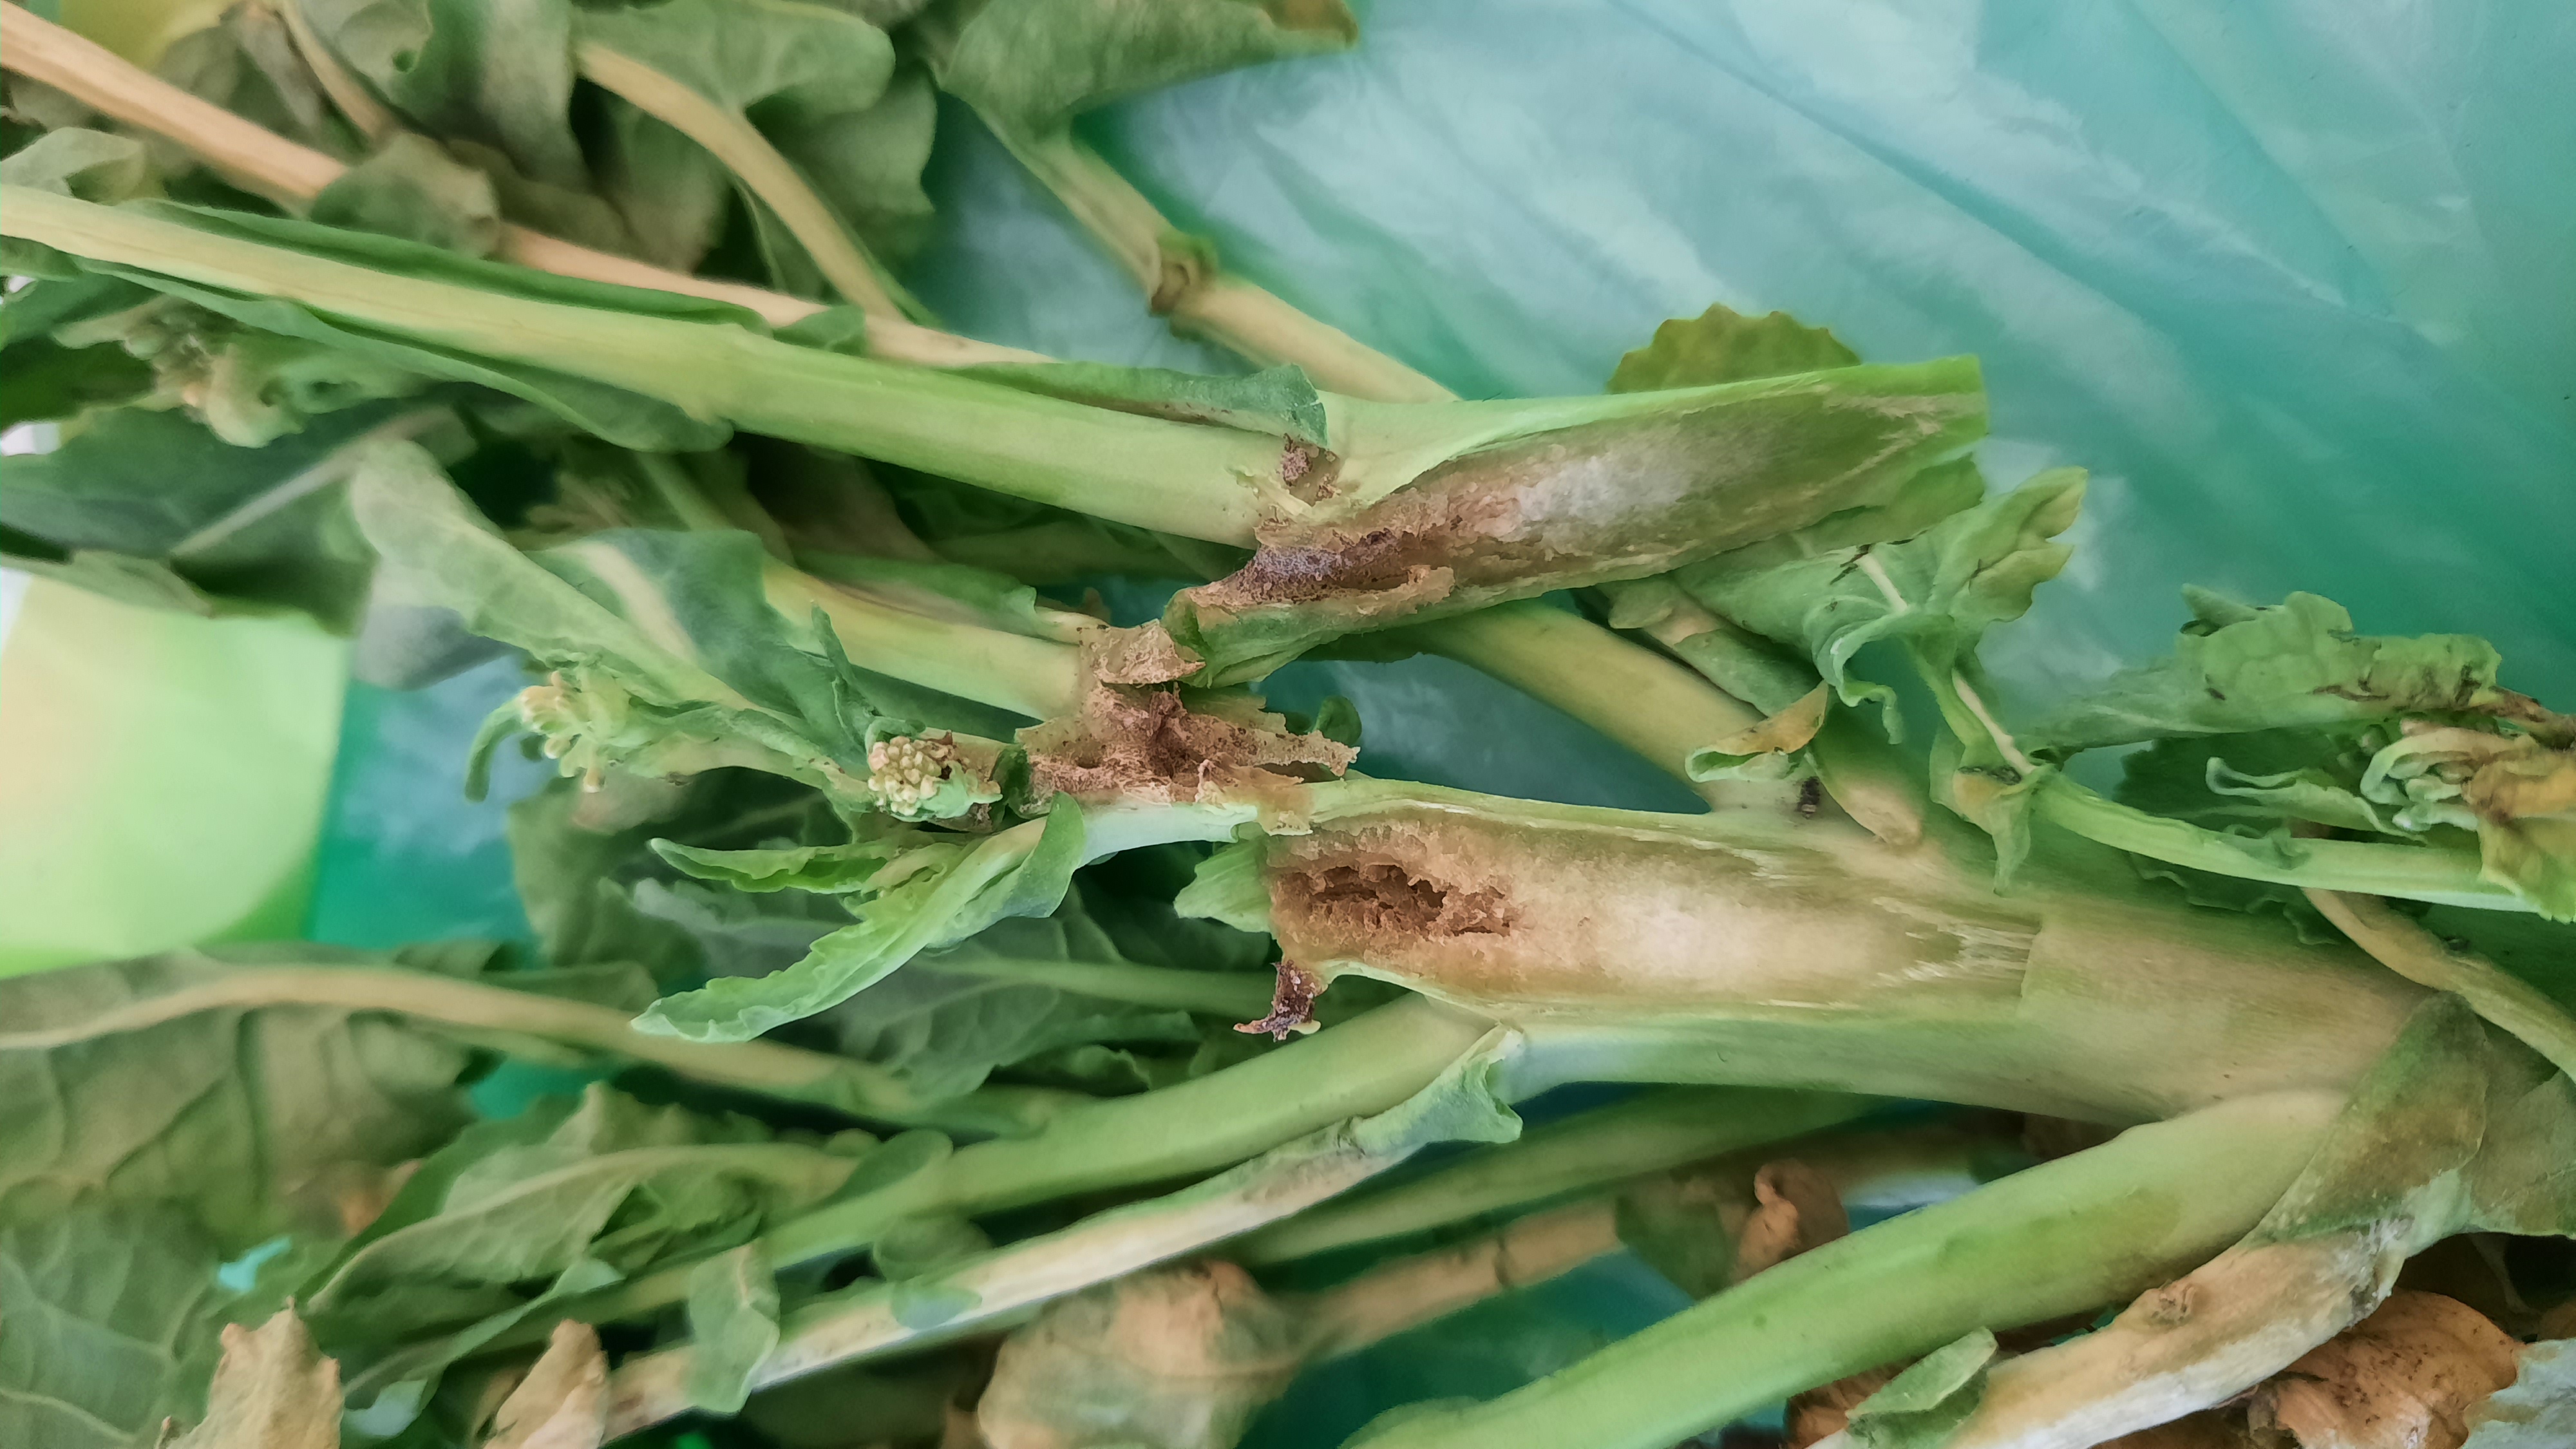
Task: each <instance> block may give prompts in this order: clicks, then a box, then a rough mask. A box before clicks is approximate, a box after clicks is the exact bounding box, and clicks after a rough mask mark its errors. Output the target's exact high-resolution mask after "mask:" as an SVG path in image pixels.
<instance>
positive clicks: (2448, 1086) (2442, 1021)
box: [2246, 995, 2491, 1247]
mask: <svg viewBox="0 0 2576 1449" xmlns="http://www.w3.org/2000/svg"><path fill="white" fill-rule="evenodd" d="M2490 1080H2491V1067H2490V1059H2489V1054H2488V1050H2487V1040H2486V1032H2485V1028H2484V1027H2483V1026H2482V1025H2481V1024H2480V1023H2479V1021H2478V1018H2477V1014H2476V1013H2475V1012H2473V1011H2471V1010H2470V1009H2469V1007H2468V1005H2467V1003H2465V1002H2463V1001H2461V1000H2460V999H2459V998H2458V997H2456V996H2447V995H2446V996H2436V997H2434V998H2432V999H2431V1000H2429V1001H2427V1002H2425V1003H2424V1004H2423V1005H2422V1006H2420V1007H2418V1008H2416V1010H2415V1012H2414V1014H2413V1015H2411V1016H2409V1017H2408V1018H2407V1020H2406V1025H2405V1027H2404V1029H2403V1030H2402V1031H2400V1032H2399V1033H2398V1037H2397V1040H2396V1041H2395V1042H2393V1043H2391V1044H2390V1045H2389V1048H2388V1050H2387V1051H2385V1052H2383V1053H2382V1054H2381V1055H2380V1058H2379V1060H2378V1061H2377V1062H2376V1063H2374V1064H2373V1065H2372V1066H2371V1069H2370V1072H2369V1074H2368V1075H2367V1076H2365V1077H2363V1078H2362V1081H2361V1084H2360V1085H2359V1086H2358V1087H2356V1088H2355V1089H2354V1090H2353V1094H2352V1098H2351V1100H2350V1101H2349V1102H2347V1103H2346V1104H2345V1106H2344V1109H2343V1112H2342V1113H2341V1115H2339V1116H2337V1117H2336V1119H2335V1121H2334V1125H2333V1126H2331V1127H2330V1128H2328V1129H2327V1131H2326V1135H2325V1138H2324V1140H2322V1141H2321V1142H2319V1143H2318V1144H2317V1148H2316V1151H2315V1152H2314V1153H2313V1154H2311V1155H2310V1156H2309V1158H2308V1161H2307V1164H2306V1166H2304V1167H2302V1168H2301V1169H2300V1171H2299V1176H2298V1177H2297V1179H2296V1180H2294V1181H2293V1182H2292V1183H2291V1184H2290V1188H2289V1190H2288V1191H2287V1192H2285V1193H2283V1194H2282V1195H2281V1199H2280V1201H2279V1202H2277V1203H2275V1204H2274V1205H2273V1207H2272V1210H2271V1211H2270V1212H2268V1213H2266V1214H2264V1217H2263V1221H2262V1222H2261V1223H2260V1224H2258V1225H2257V1226H2256V1227H2255V1229H2254V1231H2253V1232H2252V1233H2251V1234H2249V1235H2248V1236H2247V1238H2246V1242H2247V1243H2248V1244H2256V1245H2259V1244H2262V1243H2273V1242H2288V1241H2294V1240H2296V1239H2300V1238H2309V1237H2316V1236H2320V1235H2322V1234H2326V1233H2333V1232H2339V1231H2344V1230H2347V1229H2353V1228H2360V1227H2364V1226H2366V1225H2368V1224H2372V1223H2377V1222H2382V1221H2385V1220H2389V1219H2393V1218H2399V1217H2405V1218H2408V1219H2410V1221H2409V1222H2408V1224H2407V1231H2408V1234H2409V1241H2413V1242H2415V1243H2416V1244H2417V1246H2419V1247H2420V1246H2422V1245H2424V1244H2428V1243H2431V1242H2432V1241H2434V1240H2435V1239H2438V1238H2442V1237H2446V1236H2448V1235H2449V1234H2450V1233H2451V1232H2452V1231H2454V1230H2456V1229H2457V1228H2459V1227H2465V1226H2471V1225H2472V1223H2471V1222H2468V1221H2462V1220H2461V1215H2462V1214H2463V1213H2464V1212H2473V1211H2474V1209H2473V1208H2472V1207H2471V1206H2470V1205H2469V1204H2467V1203H2462V1202H2458V1201H2457V1199H2458V1198H2459V1197H2461V1196H2464V1195H2462V1194H2459V1193H2458V1192H2457V1190H2456V1189H2450V1188H2446V1186H2445V1184H2446V1182H2447V1181H2448V1180H2449V1179H2451V1177H2452V1175H2453V1174H2456V1173H2458V1172H2460V1171H2461V1170H2462V1169H2463V1168H2466V1167H2468V1166H2469V1165H2470V1164H2471V1162H2472V1161H2473V1160H2474V1159H2475V1158H2476V1157H2477V1156H2478V1155H2479V1151H2480V1145H2481V1143H2482V1142H2483V1141H2484V1139H2485V1137H2486V1134H2487V1131H2488V1127H2489V1125H2490V1123H2489V1103H2488V1094H2489V1089H2490Z"/></svg>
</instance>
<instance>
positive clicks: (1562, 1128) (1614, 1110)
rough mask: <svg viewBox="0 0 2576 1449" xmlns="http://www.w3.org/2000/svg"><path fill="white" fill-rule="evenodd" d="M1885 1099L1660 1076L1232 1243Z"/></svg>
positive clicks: (1378, 1225)
mask: <svg viewBox="0 0 2576 1449" xmlns="http://www.w3.org/2000/svg"><path fill="white" fill-rule="evenodd" d="M1878 1105H1880V1103H1879V1102H1878V1101H1877V1100H1876V1099H1874V1098H1869V1097H1851V1096H1844V1095H1841V1094H1838V1093H1832V1092H1787V1091H1773V1090H1766V1089H1763V1088H1758V1087H1749V1088H1748V1087H1720V1088H1709V1087H1667V1088H1663V1089H1661V1090H1659V1091H1653V1092H1647V1093H1644V1094H1642V1095H1640V1096H1638V1097H1636V1098H1634V1099H1632V1100H1630V1101H1626V1102H1621V1103H1618V1104H1616V1105H1614V1106H1609V1107H1603V1108H1599V1109H1597V1110H1595V1111H1591V1112H1583V1113H1579V1114H1577V1115H1575V1116H1572V1117H1568V1118H1566V1119H1564V1120H1562V1121H1559V1122H1552V1123H1549V1124H1548V1125H1547V1126H1545V1127H1539V1128H1534V1129H1532V1130H1531V1131H1529V1132H1527V1133H1525V1134H1523V1135H1522V1137H1521V1139H1520V1140H1519V1141H1517V1142H1509V1143H1505V1144H1503V1145H1501V1146H1497V1147H1486V1148H1481V1149H1479V1150H1477V1151H1475V1152H1472V1153H1469V1154H1467V1155H1465V1156H1463V1157H1460V1158H1458V1159H1457V1160H1456V1161H1454V1162H1451V1163H1449V1164H1447V1165H1445V1166H1443V1167H1441V1168H1440V1169H1439V1170H1437V1171H1435V1172H1431V1173H1428V1174H1426V1175H1424V1176H1421V1177H1417V1178H1415V1179H1413V1180H1412V1181H1410V1182H1404V1183H1398V1184H1394V1185H1392V1186H1388V1187H1384V1188H1380V1189H1378V1190H1375V1191H1372V1192H1369V1193H1365V1194H1362V1195H1360V1196H1357V1197H1352V1198H1346V1199H1344V1200H1342V1201H1339V1202H1335V1203H1333V1204H1331V1205H1329V1206H1326V1207H1322V1208H1318V1209H1316V1210H1315V1211H1313V1212H1308V1213H1301V1214H1299V1215H1298V1216H1296V1217H1294V1218H1291V1219H1289V1220H1288V1221H1286V1222H1283V1223H1281V1224H1279V1225H1278V1226H1277V1227H1274V1228H1267V1229H1264V1230H1263V1231H1261V1232H1259V1233H1256V1234H1254V1235H1252V1236H1251V1237H1249V1238H1246V1239H1244V1240H1243V1241H1241V1242H1239V1243H1236V1244H1233V1245H1232V1246H1231V1247H1229V1248H1228V1249H1227V1253H1226V1256H1228V1257H1230V1258H1232V1259H1234V1260H1235V1261H1236V1262H1238V1263H1242V1264H1244V1265H1246V1266H1248V1267H1258V1266H1263V1265H1267V1264H1272V1263H1284V1262H1288V1261H1291V1260H1293V1259H1297V1258H1306V1257H1312V1256H1314V1255H1315V1254H1318V1253H1328V1252H1332V1251H1334V1250H1336V1249H1340V1248H1347V1247H1353V1246H1356V1245H1358V1244H1361V1243H1371V1242H1381V1241H1384V1240H1386V1239H1389V1238H1400V1237H1405V1236H1407V1235H1410V1234H1413V1233H1418V1232H1424V1231H1427V1230H1429V1229H1432V1228H1437V1227H1441V1226H1445V1225H1446V1224H1449V1223H1454V1222H1461V1221H1464V1220H1466V1219H1469V1218H1474V1217H1480V1216H1483V1215H1484V1214H1487V1213H1496V1212H1505V1211H1509V1210H1511V1209H1514V1208H1522V1207H1527V1206H1529V1205H1530V1204H1532V1203H1541V1202H1547V1201H1549V1200H1551V1199H1555V1198H1561V1197H1568V1196H1572V1195H1574V1194H1577V1193H1582V1192H1587V1191H1591V1190H1594V1189H1598V1188H1602V1187H1606V1186H1608V1185H1610V1184H1612V1183H1616V1182H1623V1181H1626V1180H1627V1179H1629V1178H1632V1177H1637V1176H1641V1175H1643V1174H1645V1173H1650V1172H1661V1171H1663V1170H1665V1169H1667V1168H1672V1167H1679V1166H1681V1165H1682V1164H1683V1163H1686V1162H1697V1161H1699V1160H1700V1159H1701V1158H1704V1157H1714V1156H1717V1155H1718V1154H1720V1153H1725V1152H1732V1151H1735V1150H1737V1149H1739V1148H1747V1147H1755V1146H1760V1145H1763V1144H1766V1143H1772V1142H1780V1141H1784V1140H1786V1139H1788V1138H1791V1137H1797V1136H1801V1135H1803V1134H1806V1133H1809V1132H1813V1131H1817V1130H1819V1129H1822V1128H1826V1127H1830V1126H1833V1125H1836V1124H1838V1123H1842V1122H1848V1121H1851V1120H1852V1119H1854V1118H1856V1117H1859V1116H1861V1115H1862V1114H1864V1113H1866V1112H1868V1111H1869V1110H1871V1109H1872V1108H1874V1107H1876V1106H1878Z"/></svg>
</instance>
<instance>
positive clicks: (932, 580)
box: [797, 553, 1088, 639]
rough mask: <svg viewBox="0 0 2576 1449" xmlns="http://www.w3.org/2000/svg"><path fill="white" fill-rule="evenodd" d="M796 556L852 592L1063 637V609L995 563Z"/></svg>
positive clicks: (911, 610)
mask: <svg viewBox="0 0 2576 1449" xmlns="http://www.w3.org/2000/svg"><path fill="white" fill-rule="evenodd" d="M797 562H798V563H800V564H802V565H803V566H804V568H805V570H806V571H807V572H809V573H811V574H813V575H814V576H815V577H816V578H820V579H829V580H831V581H832V582H833V583H835V584H838V585H840V586H841V588H843V589H844V590H846V591H848V592H851V593H854V594H858V595H860V596H861V597H863V598H868V599H873V600H876V601H878V602H880V603H883V604H884V605H886V606H887V607H888V608H893V609H901V610H903V611H904V612H905V613H908V614H919V615H922V616H924V617H927V618H934V619H950V620H954V621H955V622H957V623H961V624H972V625H974V626H976V627H977V628H980V629H1000V630H1004V631H1006V632H1008V633H1013V634H1026V635H1028V636H1029V637H1031V638H1035V639H1050V638H1058V637H1060V635H1061V633H1062V631H1061V629H1060V628H1059V627H1058V625H1057V623H1056V621H1057V620H1061V619H1062V618H1063V615H1062V613H1061V611H1058V610H1055V609H1047V608H1041V606H1040V605H1039V603H1038V591H1037V590H1036V589H1033V588H1031V587H1029V586H1028V585H1027V584H1024V583H1022V582H1020V581H1019V580H1018V579H1015V578H1012V577H1011V576H1010V575H1008V574H1002V573H995V572H994V571H992V570H991V569H981V568H975V567H972V566H970V565H967V564H958V563H943V562H934V561H930V560H923V559H895V558H864V557H859V556H856V555H852V554H840V553H831V554H815V553H804V554H799V555H798V556H797ZM1086 622H1088V621H1086Z"/></svg>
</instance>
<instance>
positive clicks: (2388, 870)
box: [2034, 776, 2531, 911]
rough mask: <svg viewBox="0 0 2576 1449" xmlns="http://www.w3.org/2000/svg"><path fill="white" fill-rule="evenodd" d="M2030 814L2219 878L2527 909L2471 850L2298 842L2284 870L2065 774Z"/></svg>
mask: <svg viewBox="0 0 2576 1449" xmlns="http://www.w3.org/2000/svg"><path fill="white" fill-rule="evenodd" d="M2034 808H2035V809H2036V811H2037V812H2038V814H2039V816H2040V818H2042V819H2044V820H2047V821H2050V822H2051V823H2053V824H2056V825H2059V826H2062V827H2064V828H2065V829H2067V830H2070V831H2073V832H2074V833H2075V834H2077V835H2081V836H2083V837H2084V838H2085V839H2087V840H2094V841H2099V842H2100V843H2102V844H2104V845H2108V846H2113V847H2116V848H2118V849H2121V850H2126V851H2130V852H2132V853H2134V854H2138V855H2143V856H2146V857H2148V858H2149V859H2152V860H2161V861H2164V862H2166V863H2168V864H2171V865H2185V866H2190V867H2192V868H2193V869H2195V870H2205V871H2210V872H2212V873H2214V874H2217V875H2232V876H2237V877H2240V878H2242V879H2245V880H2259V881H2270V882H2272V883H2274V884H2276V885H2286V886H2296V887H2298V888H2300V889H2303V890H2306V889H2314V890H2328V891H2350V892H2356V893H2359V894H2363V895H2380V896H2396V897H2398V898H2400V899H2402V900H2410V901H2429V902H2432V903H2434V904H2436V905H2452V906H2476V907H2481V908H2484V909H2486V910H2494V911H2528V910H2530V909H2531V906H2530V905H2529V904H2528V903H2527V902H2525V901H2524V900H2523V899H2522V898H2521V897H2519V896H2516V895H2515V894H2514V893H2513V892H2511V891H2509V890H2507V889H2505V888H2504V887H2503V886H2500V885H2495V884H2493V883H2491V882H2488V881H2486V880H2483V879H2480V878H2479V875H2478V870H2479V863H2478V857H2477V856H2476V855H2475V854H2473V853H2471V852H2468V851H2457V850H2443V849H2440V848H2437V847H2433V846H2423V845H2378V844H2373V843H2370V842H2367V841H2358V840H2300V841H2296V842H2294V843H2292V844H2291V845H2290V847H2289V849H2290V850H2291V851H2292V852H2293V853H2294V854H2295V857H2296V862H2297V863H2296V864H2292V865H2282V864H2279V863H2278V862H2277V861H2275V860H2273V859H2269V858H2267V857H2266V855H2265V854H2263V853H2261V852H2264V851H2266V850H2268V849H2270V846H2269V845H2268V843H2262V842H2253V841H2243V840H2239V839H2237V838H2236V837H2234V836H2228V835H2221V834H2219V833H2218V832H2217V831H2214V830H2203V829H2202V828H2200V827H2199V826H2197V825H2193V824H2190V823H2188V822H2186V821H2181V820H2170V819H2167V818H2165V817H2163V816H2160V815H2150V814H2148V813H2147V812H2145V811H2143V810H2133V809H2130V808H2129V807H2128V806H2125V805H2120V804H2116V803H2114V802H2112V801H2109V800H2105V799H2103V798H2102V797H2101V796H2100V795H2097V794H2095V793H2093V792H2092V791H2090V790H2087V789H2085V788H2084V787H2083V786H2081V785H2078V784H2076V783H2075V782H2073V781H2071V780H2068V779H2065V778H2064V777H2062V776H2061V777H2057V778H2053V779H2049V780H2047V781H2044V782H2042V783H2041V785H2040V787H2039V798H2038V800H2037V801H2036V802H2035V805H2034Z"/></svg>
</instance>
